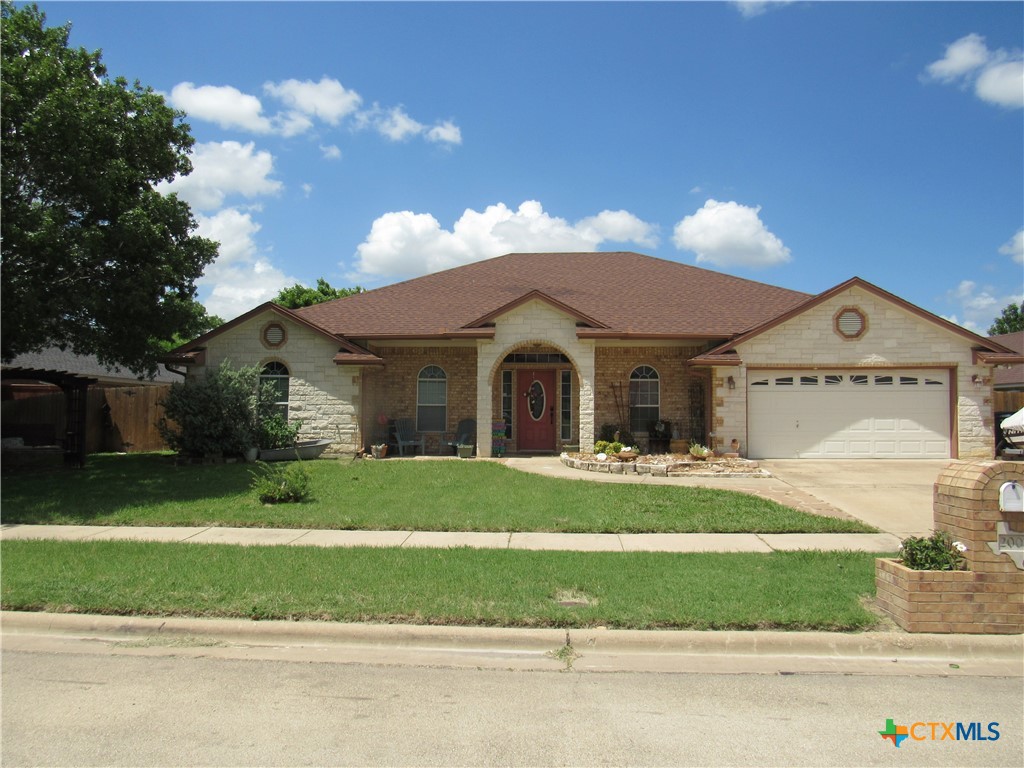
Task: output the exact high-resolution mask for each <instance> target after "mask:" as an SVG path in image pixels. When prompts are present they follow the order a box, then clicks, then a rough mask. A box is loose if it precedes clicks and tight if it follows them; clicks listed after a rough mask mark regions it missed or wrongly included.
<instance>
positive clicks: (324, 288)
mask: <svg viewBox="0 0 1024 768" xmlns="http://www.w3.org/2000/svg"><path fill="white" fill-rule="evenodd" d="M362 292H363V289H362V288H360V287H359V286H358V285H357V286H356V287H355V288H332V287H331V284H330V283H328V282H327V281H326V280H324V279H323V278H322V277H320V278H317V281H316V288H309V287H308V286H305V285H302V284H300V283H296V284H295V285H293V286H292V287H291V288H282V289H281V291H280V293H278V294H277V297H276V298H275V299H274V303H275V304H280V305H281V306H282V307H287V308H288V309H299V308H300V307H310V306H312V305H313V304H320V303H321V302H324V301H331V300H332V299H343V298H345V297H346V296H352V295H353V294H356V293H362Z"/></svg>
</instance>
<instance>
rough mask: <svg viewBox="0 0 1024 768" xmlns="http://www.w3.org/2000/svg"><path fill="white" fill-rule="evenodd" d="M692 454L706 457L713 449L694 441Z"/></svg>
mask: <svg viewBox="0 0 1024 768" xmlns="http://www.w3.org/2000/svg"><path fill="white" fill-rule="evenodd" d="M690 455H691V456H693V457H694V458H695V459H706V458H707V457H708V456H710V455H711V449H710V448H708V447H707V446H706V445H701V444H700V443H698V442H696V441H693V442H691V443H690Z"/></svg>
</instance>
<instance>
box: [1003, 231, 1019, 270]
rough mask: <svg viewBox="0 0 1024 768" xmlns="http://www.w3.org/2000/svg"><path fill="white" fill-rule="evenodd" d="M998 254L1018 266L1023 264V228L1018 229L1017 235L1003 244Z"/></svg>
mask: <svg viewBox="0 0 1024 768" xmlns="http://www.w3.org/2000/svg"><path fill="white" fill-rule="evenodd" d="M999 252H1000V253H1001V254H1003V255H1005V256H1009V257H1010V258H1011V259H1013V260H1014V261H1015V262H1017V263H1018V264H1024V228H1022V229H1018V230H1017V234H1015V235H1014V236H1013V237H1011V238H1010V239H1009V240H1007V241H1006V242H1005V243H1003V245H1002V246H1001V247H1000V248H999Z"/></svg>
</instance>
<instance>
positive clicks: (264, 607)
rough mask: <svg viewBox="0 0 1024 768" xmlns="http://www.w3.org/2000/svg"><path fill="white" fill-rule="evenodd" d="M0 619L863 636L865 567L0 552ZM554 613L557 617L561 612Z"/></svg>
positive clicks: (865, 560)
mask: <svg viewBox="0 0 1024 768" xmlns="http://www.w3.org/2000/svg"><path fill="white" fill-rule="evenodd" d="M0 547H2V549H0V552H2V562H3V585H2V593H0V594H2V600H0V603H2V607H3V608H4V609H5V610H22V611H59V612H78V613H98V614H108V615H158V616H201V617H235V618H252V619H291V620H325V621H363V622H389V623H417V624H454V625H485V626H525V627H547V626H556V627H592V626H607V627H612V628H632V629H658V628H665V629H670V628H671V629H785V630H829V631H853V630H862V629H867V628H870V627H872V626H873V625H874V624H875V623H876V619H875V617H874V616H873V615H872V614H871V613H870V612H869V611H868V610H867V609H866V608H865V607H864V606H863V598H864V597H865V596H871V595H873V594H874V573H875V569H874V560H875V557H876V555H874V554H870V553H861V552H775V553H771V554H742V555H740V554H666V553H622V552H615V553H595V552H529V551H508V550H474V549H465V548H463V549H447V550H437V549H393V548H390V549H389V548H378V549H374V548H354V549H347V548H345V549H342V548H337V549H322V548H318V547H237V546H227V545H212V544H161V543H147V542H67V541H5V542H3V543H2V545H0ZM560 601H564V602H569V603H571V605H568V606H565V605H561V604H560Z"/></svg>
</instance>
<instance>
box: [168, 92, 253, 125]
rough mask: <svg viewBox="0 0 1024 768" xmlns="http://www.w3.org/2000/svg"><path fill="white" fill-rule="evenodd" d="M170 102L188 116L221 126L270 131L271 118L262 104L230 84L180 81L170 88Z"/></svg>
mask: <svg viewBox="0 0 1024 768" xmlns="http://www.w3.org/2000/svg"><path fill="white" fill-rule="evenodd" d="M169 101H170V103H171V105H172V106H173V107H175V108H176V109H181V110H184V111H185V112H186V113H188V115H189V117H195V118H198V119H200V120H207V121H209V122H211V123H216V124H217V125H219V126H220V127H221V128H241V129H243V130H246V131H252V132H253V133H270V132H271V131H272V130H273V125H272V124H271V121H270V120H268V119H267V118H266V117H264V116H263V114H262V112H263V105H262V104H260V100H259V99H257V98H256V97H255V96H250V95H249V94H246V93H242V92H241V91H239V90H238V89H237V88H232V87H231V86H230V85H220V86H218V85H201V86H198V87H197V86H196V85H195V84H194V83H178V84H177V85H176V86H174V88H172V89H171V95H170V98H169Z"/></svg>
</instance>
